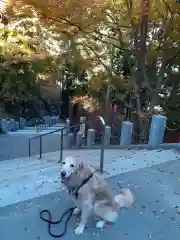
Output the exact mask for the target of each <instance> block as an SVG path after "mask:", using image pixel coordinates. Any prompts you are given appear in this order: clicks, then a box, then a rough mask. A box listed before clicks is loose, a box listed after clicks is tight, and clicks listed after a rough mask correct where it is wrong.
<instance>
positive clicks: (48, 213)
mask: <svg viewBox="0 0 180 240" xmlns="http://www.w3.org/2000/svg"><path fill="white" fill-rule="evenodd" d="M92 176H93V173H92V174H90V176H89V177H88V178H86V179H84V180H83V182H82V183H81V185H80V186H79V187H78V188H77V189H74V190H73V189H72V190H71V191H70V192H74V194H75V196H76V198H77V197H78V191H79V189H80V188H81V187H82V186H83V185H84V184H86V183H87V182H88V181H89V180H90V179H91V178H92ZM75 208H76V207H72V208H69V209H68V210H66V211H65V212H64V213H63V214H62V215H61V218H60V220H58V221H52V214H51V212H50V211H49V210H46V209H45V210H42V211H41V212H40V218H41V219H42V220H43V221H44V222H47V223H48V232H49V234H50V235H51V237H54V238H60V237H63V236H64V235H65V234H66V232H67V224H68V222H69V220H70V219H71V217H72V215H73V211H74V209H75ZM44 213H46V214H47V215H48V217H47V218H45V217H43V214H44ZM65 216H67V219H66V221H65V225H64V231H63V232H62V233H61V234H59V235H56V234H53V233H52V232H51V225H52V224H53V225H55V224H59V223H61V221H62V220H63V218H64V217H65Z"/></svg>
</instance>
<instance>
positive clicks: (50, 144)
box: [0, 123, 64, 161]
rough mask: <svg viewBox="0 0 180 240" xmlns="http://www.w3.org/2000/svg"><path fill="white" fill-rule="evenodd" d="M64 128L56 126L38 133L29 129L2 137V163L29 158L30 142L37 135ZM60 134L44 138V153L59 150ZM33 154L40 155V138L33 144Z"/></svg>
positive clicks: (0, 145)
mask: <svg viewBox="0 0 180 240" xmlns="http://www.w3.org/2000/svg"><path fill="white" fill-rule="evenodd" d="M61 126H62V127H63V126H64V124H63V123H61V124H56V125H54V126H52V127H51V128H49V129H48V130H43V131H42V132H36V130H35V129H34V127H33V128H27V129H24V130H19V131H16V132H10V133H8V134H7V135H0V161H3V160H9V159H14V158H19V157H27V156H28V154H29V147H28V140H29V138H31V137H34V136H36V135H39V134H42V133H45V132H49V131H52V130H56V129H57V128H61ZM59 146H60V133H59V132H58V133H56V134H51V135H47V136H44V137H43V139H42V150H43V152H44V153H47V152H53V151H57V150H59ZM31 149H32V154H38V153H39V138H38V139H34V140H32V142H31Z"/></svg>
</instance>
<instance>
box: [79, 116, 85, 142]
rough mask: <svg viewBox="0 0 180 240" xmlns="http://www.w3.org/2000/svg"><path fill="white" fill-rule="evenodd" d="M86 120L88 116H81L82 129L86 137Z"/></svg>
mask: <svg viewBox="0 0 180 240" xmlns="http://www.w3.org/2000/svg"><path fill="white" fill-rule="evenodd" d="M85 121H86V117H80V131H81V132H82V134H83V137H85V131H86V124H85V123H84V122H85Z"/></svg>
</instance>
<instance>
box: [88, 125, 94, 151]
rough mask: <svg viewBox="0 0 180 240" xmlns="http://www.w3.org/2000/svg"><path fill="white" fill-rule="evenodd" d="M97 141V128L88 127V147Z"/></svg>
mask: <svg viewBox="0 0 180 240" xmlns="http://www.w3.org/2000/svg"><path fill="white" fill-rule="evenodd" d="M94 141H95V130H94V129H88V132H87V147H88V148H91V147H92V145H93V144H94Z"/></svg>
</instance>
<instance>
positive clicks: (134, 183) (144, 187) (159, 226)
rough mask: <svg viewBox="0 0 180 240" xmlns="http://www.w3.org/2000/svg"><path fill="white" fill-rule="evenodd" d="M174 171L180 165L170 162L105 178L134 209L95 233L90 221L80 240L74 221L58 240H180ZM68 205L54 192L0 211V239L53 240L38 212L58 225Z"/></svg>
mask: <svg viewBox="0 0 180 240" xmlns="http://www.w3.org/2000/svg"><path fill="white" fill-rule="evenodd" d="M126 160H127V159H126ZM126 160H125V161H126ZM127 161H128V160H127ZM179 169H180V161H178V160H177V161H169V162H166V163H163V164H160V165H155V166H153V167H148V168H143V169H139V170H134V171H131V172H127V173H122V174H121V175H117V176H114V177H111V178H109V179H108V183H109V185H110V187H111V188H112V191H113V192H114V194H116V191H117V190H115V187H116V186H117V183H118V182H119V184H120V185H121V186H122V187H127V186H129V187H130V188H131V189H132V191H133V193H134V195H135V198H136V206H135V208H132V209H129V210H123V211H121V213H120V214H119V219H118V222H117V223H116V224H115V225H113V226H111V227H110V226H107V227H106V228H105V229H103V230H96V229H95V222H94V220H93V219H90V220H89V223H88V227H87V229H85V232H84V235H83V236H82V237H80V236H77V237H76V236H74V234H73V229H74V228H75V227H76V223H77V221H76V220H75V217H73V219H72V220H71V221H70V223H69V226H68V232H67V235H66V236H65V237H64V238H63V239H65V240H73V239H84V240H90V239H92V240H94V239H104V240H109V239H114V240H146V239H147V240H150V239H154V240H179V236H180V215H179V213H180V209H179V204H180V202H179V201H180V181H179V180H180V171H179ZM71 204H72V203H71V202H70V200H69V198H68V196H67V195H66V194H65V193H63V192H58V193H53V194H50V195H47V196H43V197H38V198H36V199H33V200H32V201H31V200H29V201H25V202H20V203H19V204H14V205H11V206H8V207H4V208H0V213H1V214H0V239H3V240H12V239H17V240H52V239H53V238H52V237H50V236H49V235H48V233H47V225H46V224H45V223H44V222H42V221H41V220H40V218H39V212H40V210H41V209H44V208H47V209H49V210H51V211H52V214H53V218H54V219H59V217H60V214H61V213H62V212H63V211H65V209H67V208H68V207H70V206H72V205H71ZM61 227H62V226H61ZM61 227H60V226H55V227H54V228H53V229H52V231H53V232H54V233H56V234H58V233H60V231H61V229H62V228H61Z"/></svg>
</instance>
